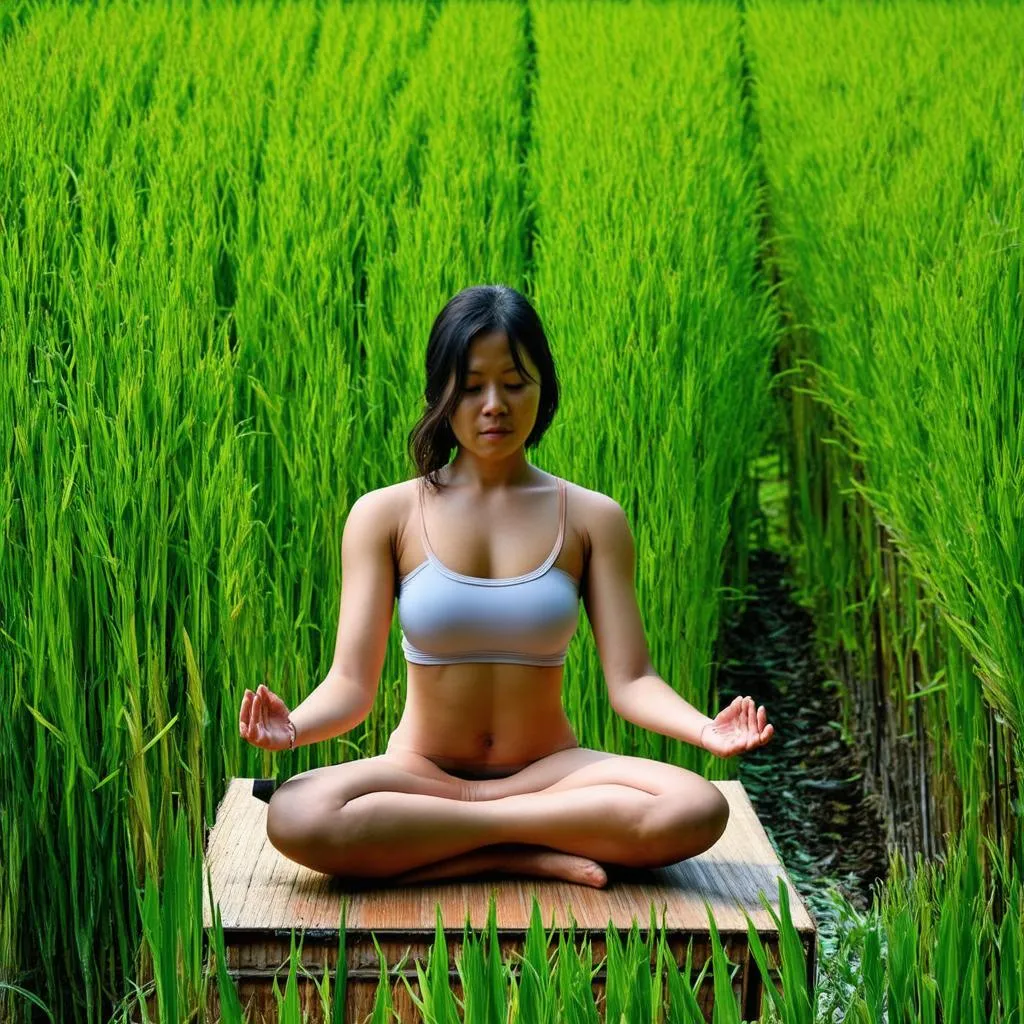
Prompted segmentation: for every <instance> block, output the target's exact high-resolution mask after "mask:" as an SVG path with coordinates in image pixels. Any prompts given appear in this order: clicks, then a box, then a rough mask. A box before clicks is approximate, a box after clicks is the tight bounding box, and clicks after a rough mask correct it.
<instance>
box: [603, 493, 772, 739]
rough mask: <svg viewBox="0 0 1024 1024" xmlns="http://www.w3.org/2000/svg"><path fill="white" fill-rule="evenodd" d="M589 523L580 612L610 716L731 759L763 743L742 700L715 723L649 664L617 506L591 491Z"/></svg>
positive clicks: (761, 719)
mask: <svg viewBox="0 0 1024 1024" xmlns="http://www.w3.org/2000/svg"><path fill="white" fill-rule="evenodd" d="M593 497H594V499H595V500H594V502H593V505H592V508H591V509H590V515H589V516H588V526H589V531H588V532H589V534H590V561H589V565H588V570H587V574H586V575H587V578H586V582H585V585H584V588H583V605H584V608H585V609H586V612H587V617H588V618H589V619H590V625H591V631H592V632H593V634H594V641H595V643H596V644H597V651H598V656H599V657H600V659H601V667H602V668H603V670H604V677H605V682H606V683H607V686H608V698H609V701H610V702H611V706H612V708H613V709H614V711H615V712H616V713H617V714H619V715H621V716H622V717H623V718H625V719H626V720H627V721H629V722H633V723H634V724H635V725H639V726H641V727H642V728H644V729H649V730H650V731H651V732H657V733H660V734H661V735H663V736H672V737H674V738H675V739H680V740H683V741H684V742H686V743H692V744H693V745H694V746H695V747H702V748H703V749H705V750H708V751H710V752H711V753H713V754H717V755H718V756H719V757H730V756H732V755H733V754H738V753H740V752H741V751H744V750H753V749H754V748H755V747H759V746H761V745H762V744H763V743H767V742H768V740H769V739H771V736H772V733H773V732H774V727H773V726H771V725H769V724H768V722H767V720H766V715H765V710H764V708H763V707H761V708H760V709H759V710H756V711H755V710H754V706H753V701H752V700H751V699H750V698H749V697H737V698H736V699H735V700H734V701H733V702H732V703H731V704H729V705H728V706H727V707H725V708H724V709H723V710H722V711H720V712H719V713H718V714H717V715H716V716H715V717H714V718H709V717H708V716H707V715H705V714H703V713H701V712H700V711H698V710H697V709H696V708H695V707H694V706H693V705H692V704H690V703H689V702H687V701H686V700H684V699H683V698H682V697H681V696H680V695H679V694H678V693H676V691H675V690H673V689H672V687H671V686H669V684H668V683H666V682H665V680H664V679H662V678H661V677H660V676H659V675H658V674H657V672H656V671H655V670H654V666H653V665H651V659H650V653H649V651H648V649H647V640H646V638H645V637H644V628H643V623H642V621H641V619H640V609H639V607H638V605H637V600H636V587H635V585H634V579H633V577H634V572H635V569H636V552H635V545H634V543H633V534H632V532H631V531H630V528H629V522H628V521H627V519H626V514H625V512H624V511H623V510H622V507H621V506H620V505H619V503H618V502H617V501H615V500H614V499H613V498H610V497H608V496H607V495H604V494H598V493H597V492H593Z"/></svg>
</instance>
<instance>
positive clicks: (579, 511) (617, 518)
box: [566, 480, 626, 551]
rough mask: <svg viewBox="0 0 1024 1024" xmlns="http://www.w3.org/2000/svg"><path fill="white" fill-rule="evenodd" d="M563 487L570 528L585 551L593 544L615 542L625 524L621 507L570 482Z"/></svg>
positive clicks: (601, 495) (586, 488)
mask: <svg viewBox="0 0 1024 1024" xmlns="http://www.w3.org/2000/svg"><path fill="white" fill-rule="evenodd" d="M566 484H567V487H566V493H567V495H568V500H569V507H570V511H571V514H572V520H573V525H574V526H575V528H576V530H577V531H578V532H579V534H580V536H581V537H582V538H583V539H584V542H585V544H586V546H587V549H588V551H589V549H590V548H592V547H593V546H594V543H595V542H596V543H597V544H600V543H601V541H602V540H604V541H605V542H606V543H607V542H608V541H609V540H612V541H614V540H615V539H616V538H617V537H618V536H619V535H620V534H621V529H622V526H623V525H624V524H625V522H626V514H625V512H624V511H623V508H622V506H621V505H620V504H619V503H618V502H617V501H616V500H615V499H614V498H612V497H610V496H609V495H607V494H603V493H602V492H601V491H594V490H591V489H590V488H589V487H583V486H582V485H580V484H577V483H573V482H572V481H571V480H566Z"/></svg>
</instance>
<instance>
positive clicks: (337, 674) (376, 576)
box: [290, 490, 395, 747]
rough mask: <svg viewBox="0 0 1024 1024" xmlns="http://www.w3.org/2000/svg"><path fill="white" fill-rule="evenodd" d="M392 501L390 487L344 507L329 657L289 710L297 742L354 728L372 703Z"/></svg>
mask: <svg viewBox="0 0 1024 1024" xmlns="http://www.w3.org/2000/svg"><path fill="white" fill-rule="evenodd" d="M393 502H394V494H393V492H391V493H386V492H385V491H384V490H378V491H370V492H368V493H367V494H364V495H362V496H361V497H360V498H358V499H357V500H356V501H355V503H354V504H353V505H352V507H351V508H350V509H349V513H348V517H347V519H346V520H345V529H344V531H343V533H342V539H341V575H342V588H341V609H340V612H339V614H338V635H337V639H336V641H335V645H334V660H333V662H332V664H331V668H330V671H329V672H328V673H327V676H326V678H325V679H324V680H323V682H322V683H320V685H319V686H317V688H316V689H315V690H314V691H313V692H312V693H311V694H310V695H309V696H308V697H306V699H305V700H304V701H303V702H302V703H301V704H299V705H298V707H296V708H295V710H294V711H292V712H291V715H290V718H291V722H292V725H293V726H294V728H295V746H296V747H300V746H304V745H306V744H309V743H319V742H320V741H321V740H329V739H332V738H333V737H335V736H340V735H341V734H342V733H346V732H348V731H349V730H351V729H354V728H355V727H356V726H357V725H358V724H359V723H360V722H362V721H363V720H364V719H365V718H366V716H367V715H369V713H370V710H371V708H372V707H373V702H374V699H375V698H376V696H377V687H378V684H379V682H380V673H381V669H382V668H383V667H384V656H385V654H386V652H387V643H388V634H389V633H390V631H391V619H392V613H393V610H394V603H395V571H394V562H393V557H392V537H391V534H392V524H393V523H394V522H395V517H394V515H393V514H391V508H393V507H394V505H393ZM389 506H390V507H389Z"/></svg>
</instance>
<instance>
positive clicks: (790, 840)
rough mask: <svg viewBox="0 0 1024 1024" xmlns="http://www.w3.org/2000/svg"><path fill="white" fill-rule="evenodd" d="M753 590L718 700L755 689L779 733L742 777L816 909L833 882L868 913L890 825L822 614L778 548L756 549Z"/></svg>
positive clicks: (724, 657)
mask: <svg viewBox="0 0 1024 1024" xmlns="http://www.w3.org/2000/svg"><path fill="white" fill-rule="evenodd" d="M750 589H751V592H752V597H751V599H750V601H749V602H748V604H747V607H746V609H745V610H744V611H743V613H742V614H740V615H734V616H732V618H731V621H728V622H726V623H725V628H724V630H723V634H722V637H723V639H722V647H721V652H720V661H721V665H722V667H721V669H720V672H719V700H718V706H719V707H724V706H725V704H727V703H728V702H729V701H730V700H732V698H733V697H735V696H736V695H737V694H749V695H750V696H752V697H753V698H754V700H755V701H756V702H757V703H758V704H764V706H765V710H766V711H767V713H768V720H769V721H770V722H772V723H773V724H774V726H775V735H774V737H773V738H772V740H771V742H770V743H769V744H768V745H767V746H765V747H762V748H760V749H759V750H757V751H754V752H752V753H750V754H746V755H741V761H740V765H739V769H740V774H739V777H740V780H741V781H742V782H743V785H744V787H745V788H746V791H747V794H748V795H749V796H750V799H751V802H752V803H753V805H754V808H755V810H756V811H757V815H758V817H759V818H760V820H761V822H762V824H763V825H764V826H765V830H766V831H767V832H768V835H769V837H770V838H771V840H772V842H773V844H774V845H775V848H776V849H777V850H778V852H779V856H780V858H781V860H782V862H783V864H784V865H785V867H786V870H787V871H788V872H789V875H790V878H791V879H792V880H793V884H794V885H795V886H796V888H797V890H798V891H799V892H800V894H801V897H802V898H803V899H804V902H805V904H807V905H808V909H809V910H810V911H811V913H812V914H814V915H815V917H818V916H819V913H820V911H818V908H817V907H816V904H817V902H818V901H817V899H816V896H817V894H818V893H819V892H820V890H821V889H823V888H824V887H825V886H826V885H827V884H828V883H830V882H833V883H835V885H836V886H837V887H838V888H839V889H840V890H841V891H842V893H843V894H844V895H845V896H846V898H847V899H848V900H849V901H850V902H851V903H852V904H853V905H854V906H855V907H856V908H857V909H858V910H864V909H865V908H867V907H868V906H869V905H870V903H871V892H872V886H873V885H874V884H875V883H876V882H877V881H878V880H881V879H884V878H885V875H886V867H887V860H888V858H887V853H886V849H885V839H884V837H885V830H884V828H883V826H882V824H881V822H880V821H879V818H878V814H877V811H876V808H875V806H874V805H873V803H872V801H871V800H870V799H869V798H868V797H866V796H865V793H864V789H863V786H862V780H861V774H860V772H859V770H858V767H857V758H856V754H855V752H854V751H853V750H852V749H851V748H850V747H849V746H848V745H847V744H846V743H844V741H843V739H842V735H841V732H840V728H839V724H838V722H839V718H840V704H839V700H838V697H837V695H836V693H835V692H834V689H833V688H832V687H831V686H830V685H828V684H827V683H826V680H827V678H828V676H827V673H826V671H825V669H824V667H823V666H822V665H821V664H820V663H819V662H818V661H817V660H816V658H815V656H814V645H813V625H814V624H813V620H812V619H811V616H810V614H809V613H808V612H807V611H806V610H804V609H803V608H801V607H800V606H799V605H798V604H797V603H796V601H795V600H794V598H793V588H792V586H791V585H790V583H789V579H788V567H787V566H786V564H785V562H784V561H783V559H782V558H781V557H780V555H778V554H777V553H776V552H774V551H769V550H759V551H755V552H753V553H752V554H751V561H750Z"/></svg>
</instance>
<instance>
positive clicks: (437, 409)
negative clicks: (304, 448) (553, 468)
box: [408, 284, 558, 490]
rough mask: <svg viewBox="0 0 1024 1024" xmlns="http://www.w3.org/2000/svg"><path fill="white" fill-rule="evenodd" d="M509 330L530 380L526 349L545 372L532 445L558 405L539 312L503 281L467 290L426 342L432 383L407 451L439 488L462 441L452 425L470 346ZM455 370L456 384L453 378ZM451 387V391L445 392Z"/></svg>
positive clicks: (520, 364)
mask: <svg viewBox="0 0 1024 1024" xmlns="http://www.w3.org/2000/svg"><path fill="white" fill-rule="evenodd" d="M499 331H501V332H504V333H505V335H506V336H507V337H508V340H509V349H510V351H511V355H512V361H513V362H514V363H515V365H516V369H517V370H519V372H520V373H521V374H522V375H523V376H524V377H526V378H528V379H529V380H534V377H533V376H532V375H531V374H530V373H529V372H528V371H527V369H526V367H525V365H524V364H523V362H522V359H521V357H520V346H521V347H522V348H523V349H525V350H526V351H527V352H528V353H529V354H530V358H531V359H532V360H533V363H534V365H535V366H536V367H537V369H538V370H539V371H540V378H541V379H540V405H539V407H538V409H537V421H536V422H535V423H534V425H533V430H531V431H530V435H529V437H527V439H526V444H525V446H526V447H527V448H535V447H536V446H537V445H538V444H539V443H540V439H541V438H542V437H543V436H544V434H545V432H546V431H547V429H548V427H549V426H550V425H551V421H552V420H553V419H554V417H555V411H556V410H557V409H558V374H557V372H556V371H555V363H554V360H553V359H552V358H551V348H550V346H549V345H548V339H547V335H546V334H545V333H544V327H543V326H542V325H541V322H540V317H539V316H538V315H537V311H536V310H535V309H534V308H533V306H531V305H530V303H529V302H528V301H527V299H526V298H525V297H524V296H522V295H520V293H519V292H517V291H516V290H515V289H514V288H509V287H507V286H506V285H501V284H481V285H473V286H471V287H469V288H464V289H463V290H462V291H461V292H459V293H458V295H456V296H454V297H453V298H451V299H449V300H448V303H447V304H446V305H445V307H444V309H442V310H441V312H440V313H438V315H437V318H436V319H435V320H434V325H433V327H432V328H431V329H430V338H429V340H428V341H427V354H426V370H427V384H426V388H425V389H424V391H423V398H424V400H425V401H426V405H427V408H426V411H425V412H424V413H423V415H422V416H421V417H420V419H419V421H418V422H417V423H416V425H415V426H414V427H413V428H412V430H411V431H410V432H409V438H408V451H409V455H410V456H411V458H412V460H413V462H414V463H415V464H416V468H417V469H418V471H419V475H420V476H422V477H424V478H425V479H426V482H427V484H428V485H430V486H432V487H434V489H435V490H440V489H441V488H442V487H443V486H444V485H443V484H442V483H441V481H440V480H439V479H438V477H437V473H438V471H439V470H440V469H443V468H444V467H445V466H447V465H448V463H449V461H450V460H451V454H452V449H453V448H457V447H458V441H456V439H455V435H454V433H452V429H451V426H450V423H449V420H450V417H451V416H452V415H453V414H454V412H455V408H456V406H457V405H458V404H459V400H460V399H461V397H462V391H463V388H464V387H465V384H466V370H467V366H468V363H469V347H470V345H471V344H472V343H473V340H474V339H475V338H476V337H477V336H478V335H480V334H490V333H496V332H499ZM453 370H454V371H455V386H454V388H452V389H451V390H450V391H448V381H449V379H450V378H451V375H452V371H453ZM446 391H448V393H447V394H446Z"/></svg>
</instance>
